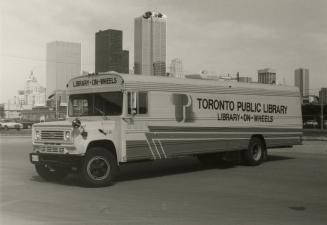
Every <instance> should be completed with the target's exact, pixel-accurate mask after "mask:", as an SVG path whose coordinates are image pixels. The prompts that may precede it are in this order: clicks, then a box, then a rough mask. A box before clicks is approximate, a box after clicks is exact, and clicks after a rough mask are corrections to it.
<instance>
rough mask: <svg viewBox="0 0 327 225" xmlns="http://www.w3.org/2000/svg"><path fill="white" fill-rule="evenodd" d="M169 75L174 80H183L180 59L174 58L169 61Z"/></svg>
mask: <svg viewBox="0 0 327 225" xmlns="http://www.w3.org/2000/svg"><path fill="white" fill-rule="evenodd" d="M170 74H171V76H173V77H176V78H184V74H183V63H182V60H181V59H178V58H175V59H173V60H172V61H171V64H170Z"/></svg>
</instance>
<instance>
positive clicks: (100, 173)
mask: <svg viewBox="0 0 327 225" xmlns="http://www.w3.org/2000/svg"><path fill="white" fill-rule="evenodd" d="M117 173H118V164H117V159H116V156H115V155H114V154H113V153H112V152H111V151H108V150H107V149H105V148H102V147H92V148H90V149H89V150H88V151H87V153H86V155H85V158H84V160H83V163H82V167H81V170H80V178H81V180H82V182H83V184H84V185H86V186H90V187H103V186H109V185H111V184H113V181H114V179H115V177H116V175H117Z"/></svg>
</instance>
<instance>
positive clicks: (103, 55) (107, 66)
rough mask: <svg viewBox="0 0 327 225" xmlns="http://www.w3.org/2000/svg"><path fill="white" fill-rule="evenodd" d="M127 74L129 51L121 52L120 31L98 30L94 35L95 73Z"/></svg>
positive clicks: (121, 37)
mask: <svg viewBox="0 0 327 225" xmlns="http://www.w3.org/2000/svg"><path fill="white" fill-rule="evenodd" d="M108 71H116V72H118V73H128V72H129V51H127V50H123V32H122V31H121V30H113V29H108V30H103V31H102V30H100V31H99V32H96V34H95V72H96V73H99V72H108Z"/></svg>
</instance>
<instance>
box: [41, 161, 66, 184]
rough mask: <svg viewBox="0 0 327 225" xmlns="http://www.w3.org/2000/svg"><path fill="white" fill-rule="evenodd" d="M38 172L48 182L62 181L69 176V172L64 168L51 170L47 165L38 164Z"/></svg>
mask: <svg viewBox="0 0 327 225" xmlns="http://www.w3.org/2000/svg"><path fill="white" fill-rule="evenodd" d="M35 169H36V172H37V173H38V174H39V175H40V177H42V178H43V179H45V180H47V181H60V180H63V179H64V178H65V177H66V176H67V175H68V170H65V169H63V168H55V169H50V168H48V167H47V166H46V165H43V164H36V165H35Z"/></svg>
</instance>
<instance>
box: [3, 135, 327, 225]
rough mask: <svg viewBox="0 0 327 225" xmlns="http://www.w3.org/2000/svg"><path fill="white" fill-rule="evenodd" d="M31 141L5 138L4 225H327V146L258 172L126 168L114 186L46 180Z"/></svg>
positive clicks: (179, 163) (186, 165) (277, 152)
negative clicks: (39, 172)
mask: <svg viewBox="0 0 327 225" xmlns="http://www.w3.org/2000/svg"><path fill="white" fill-rule="evenodd" d="M31 149H32V146H31V141H30V138H24V137H0V156H1V159H0V162H1V163H0V179H1V180H0V188H1V190H0V191H1V192H0V193H1V203H0V218H1V219H0V223H1V224H15V225H18V224H24V225H26V224H31V225H38V224H51V225H52V224H60V225H64V224H67V225H73V224H85V225H86V224H92V225H97V224H110V225H111V224H140V225H141V224H142V225H143V224H162V225H166V224H188V225H190V224H224V225H228V224H233V225H234V224H237V225H238V224H249V225H255V224H273V225H276V224H327V213H326V212H327V142H324V141H307V142H305V143H304V145H302V146H295V147H294V148H288V149H274V150H271V151H269V154H270V156H269V159H268V161H267V162H265V163H264V164H262V165H260V166H257V167H247V166H243V165H240V164H238V163H226V164H222V165H217V166H216V167H210V168H207V167H204V166H202V165H201V164H200V163H199V162H198V161H197V159H196V158H193V157H188V158H179V159H171V160H164V161H156V162H144V163H134V164H129V165H128V164H127V165H123V166H122V168H121V173H120V175H119V177H118V180H117V182H116V183H115V184H114V185H113V186H110V187H104V188H85V187H82V186H80V185H79V182H78V177H77V176H76V175H70V176H69V177H67V178H66V179H65V180H64V181H63V182H60V183H51V182H46V181H44V180H42V179H41V178H40V177H39V176H38V175H37V174H36V172H35V170H34V167H33V165H32V164H30V163H29V159H28V153H29V152H30V151H31Z"/></svg>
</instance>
